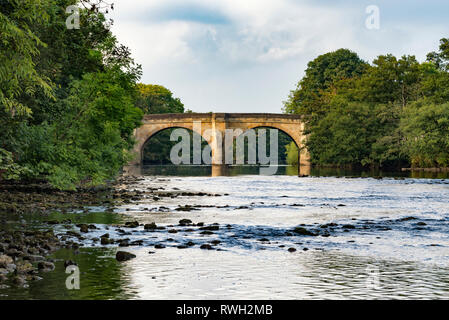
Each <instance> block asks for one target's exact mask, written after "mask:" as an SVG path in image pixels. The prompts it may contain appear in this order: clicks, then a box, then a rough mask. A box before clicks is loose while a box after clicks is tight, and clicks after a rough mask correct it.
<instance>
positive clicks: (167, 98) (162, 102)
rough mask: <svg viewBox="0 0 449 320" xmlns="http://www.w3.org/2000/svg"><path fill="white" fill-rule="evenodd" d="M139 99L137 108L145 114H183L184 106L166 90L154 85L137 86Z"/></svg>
mask: <svg viewBox="0 0 449 320" xmlns="http://www.w3.org/2000/svg"><path fill="white" fill-rule="evenodd" d="M138 89H139V92H140V99H139V101H138V106H139V107H140V108H141V109H142V110H143V112H144V113H146V114H151V113H183V112H184V104H183V103H182V102H181V100H180V99H179V98H174V97H173V94H172V92H171V91H170V90H168V89H167V88H165V87H163V86H160V85H155V84H142V83H139V84H138Z"/></svg>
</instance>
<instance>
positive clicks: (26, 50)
mask: <svg viewBox="0 0 449 320" xmlns="http://www.w3.org/2000/svg"><path fill="white" fill-rule="evenodd" d="M47 3H48V1H44V0H5V1H2V2H1V3H0V107H1V109H3V110H5V111H7V112H9V113H10V114H11V115H12V116H14V115H15V114H16V113H17V114H18V115H27V114H29V113H30V108H29V107H27V106H26V105H25V104H23V103H22V102H20V101H19V97H20V96H21V95H22V94H25V93H26V94H28V95H33V94H34V93H35V91H36V88H41V89H42V90H43V92H44V93H45V95H46V96H48V97H51V88H50V86H49V84H48V82H49V81H48V80H49V79H47V78H45V77H43V76H41V75H40V74H38V72H37V71H36V69H35V62H34V60H33V59H34V58H35V57H36V56H37V55H38V54H39V50H38V47H39V46H44V43H43V42H42V41H41V40H40V39H39V38H38V37H37V36H36V34H35V33H34V32H33V30H32V28H31V26H32V25H33V24H36V23H38V24H41V23H45V21H46V18H47V13H46V5H47Z"/></svg>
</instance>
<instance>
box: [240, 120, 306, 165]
mask: <svg viewBox="0 0 449 320" xmlns="http://www.w3.org/2000/svg"><path fill="white" fill-rule="evenodd" d="M259 129H273V130H276V131H278V164H280V165H297V164H298V161H299V155H298V153H299V146H298V145H297V143H296V141H295V140H294V139H293V138H292V137H291V136H290V135H289V134H288V133H286V132H285V131H283V130H281V129H279V128H276V127H268V126H258V127H254V128H251V129H248V130H246V131H244V132H243V133H242V134H245V133H246V132H248V131H249V130H255V131H256V133H257V131H258V130H259ZM235 141H236V139H234V145H235ZM266 143H267V146H266V150H267V153H269V152H270V151H269V150H270V143H271V142H270V135H269V134H268V132H267V139H266ZM257 145H258V142H257ZM257 145H256V154H257V155H258V152H257ZM234 148H235V146H234ZM244 150H245V163H247V161H248V156H247V152H248V150H249V149H248V141H247V139H245V148H244ZM257 163H259V159H258V158H257Z"/></svg>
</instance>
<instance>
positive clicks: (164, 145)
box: [141, 127, 207, 165]
mask: <svg viewBox="0 0 449 320" xmlns="http://www.w3.org/2000/svg"><path fill="white" fill-rule="evenodd" d="M175 129H184V130H186V131H187V132H188V133H189V135H190V142H191V143H190V160H191V161H190V163H193V138H194V137H195V138H200V139H201V150H203V149H204V147H205V146H207V141H206V140H204V138H203V137H202V136H201V135H200V134H198V133H197V132H194V131H193V130H191V129H187V128H183V127H170V128H165V129H161V130H159V131H158V132H156V133H154V134H153V135H152V136H150V137H148V139H147V140H146V141H145V143H144V144H143V146H142V162H141V163H142V164H143V165H170V164H172V162H171V160H170V151H171V149H172V147H173V146H174V145H176V144H177V143H178V142H179V141H180V140H178V141H170V135H171V133H172V132H173V130H175Z"/></svg>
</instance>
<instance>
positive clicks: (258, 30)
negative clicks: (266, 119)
mask: <svg viewBox="0 0 449 320" xmlns="http://www.w3.org/2000/svg"><path fill="white" fill-rule="evenodd" d="M326 2H328V1H324V0H323V1H309V0H304V1H294V0H244V1H242V0H118V1H116V10H115V11H114V13H113V18H114V20H115V26H114V29H113V31H114V33H115V34H117V36H118V38H119V40H120V41H121V42H122V43H124V44H125V45H127V46H129V47H130V48H131V50H132V52H133V55H134V57H135V58H136V60H137V62H139V63H141V64H142V65H143V67H144V76H143V81H145V82H150V83H160V84H162V85H165V86H167V87H168V88H169V89H171V90H172V91H173V92H174V94H175V95H176V96H180V97H181V99H182V100H183V102H184V103H185V104H186V106H187V107H189V108H191V109H193V110H194V111H228V112H238V111H246V112H262V111H265V112H280V109H281V106H282V100H285V99H286V97H287V95H288V93H289V90H291V89H293V88H294V85H295V83H296V82H297V81H298V80H299V79H300V77H301V76H302V74H303V71H304V70H305V68H306V67H307V62H308V61H310V60H311V59H313V58H314V57H316V56H317V55H319V54H322V53H325V52H329V51H332V50H336V49H338V48H342V47H344V48H350V49H352V50H354V51H356V52H358V53H359V54H360V55H361V57H362V58H364V59H366V60H371V59H372V58H373V57H375V56H376V55H378V54H382V53H389V52H391V53H394V54H397V55H401V54H402V53H413V52H416V54H417V55H418V56H419V57H423V56H425V53H424V52H426V48H428V50H427V51H430V50H433V49H435V48H436V46H437V40H438V39H439V38H440V37H442V36H444V34H441V32H442V31H444V30H445V31H448V28H447V27H445V26H444V25H429V24H426V25H423V24H422V23H415V24H414V25H413V24H404V23H403V22H401V23H399V22H396V21H393V20H389V21H382V23H381V30H380V31H369V30H367V29H365V24H364V22H365V19H366V13H365V6H364V5H363V3H360V2H358V1H354V2H352V5H350V3H349V1H348V2H347V1H345V2H344V3H345V5H343V4H342V2H339V3H338V5H334V3H333V2H332V3H327V4H326ZM381 10H386V9H383V7H381ZM384 12H385V11H383V12H382V11H381V18H382V17H384V16H387V17H388V15H384V14H383V13H384ZM390 15H391V14H390ZM393 16H394V15H393ZM446 36H447V35H446ZM434 42H435V44H434V45H433V46H434V47H431V48H429V46H431V45H432V43H434Z"/></svg>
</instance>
